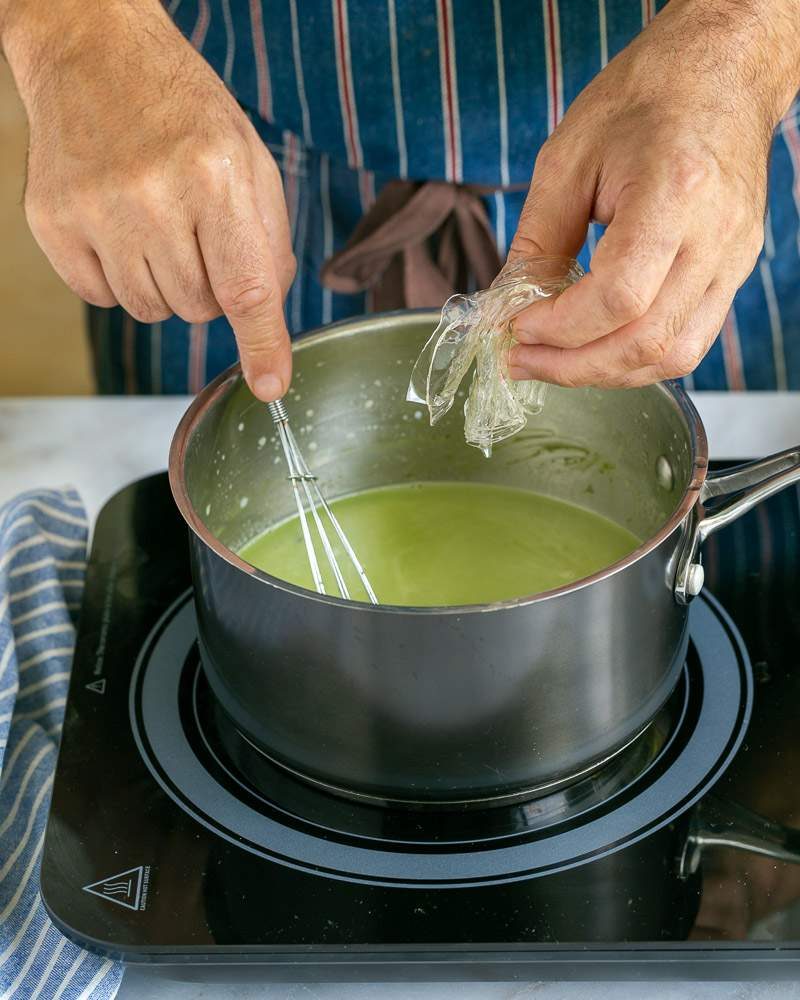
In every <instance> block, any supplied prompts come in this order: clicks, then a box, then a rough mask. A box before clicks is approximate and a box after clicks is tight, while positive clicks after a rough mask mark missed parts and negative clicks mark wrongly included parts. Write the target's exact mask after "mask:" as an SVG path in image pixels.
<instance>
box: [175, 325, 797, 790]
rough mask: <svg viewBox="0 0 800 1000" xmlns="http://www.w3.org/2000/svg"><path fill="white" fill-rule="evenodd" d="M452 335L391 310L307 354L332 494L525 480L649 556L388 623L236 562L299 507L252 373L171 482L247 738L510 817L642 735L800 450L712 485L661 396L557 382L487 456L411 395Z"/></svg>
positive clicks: (213, 642) (687, 424)
mask: <svg viewBox="0 0 800 1000" xmlns="http://www.w3.org/2000/svg"><path fill="white" fill-rule="evenodd" d="M436 320H437V316H436V315H435V314H434V313H431V312H404V313H394V314H389V315H382V316H381V315H376V316H371V317H368V318H365V319H359V320H355V321H347V322H344V323H340V324H338V325H336V326H333V327H330V328H328V329H326V330H323V331H320V332H318V333H315V334H312V335H309V336H307V337H305V338H303V339H302V340H301V341H300V342H299V343H297V344H296V347H295V351H294V361H295V378H294V382H293V391H292V392H291V393H290V394H289V395H288V397H287V400H286V402H287V407H288V409H289V415H290V418H291V420H292V422H293V425H294V426H295V428H296V429H297V428H303V432H302V443H303V448H304V450H305V451H306V454H307V455H308V457H309V459H310V464H311V465H312V466H313V468H314V471H315V472H316V473H317V474H318V476H319V477H320V480H321V482H322V484H323V486H324V488H325V491H326V492H327V493H328V495H329V496H331V497H335V496H337V494H344V493H352V492H354V491H356V490H361V489H365V488H368V487H372V486H378V485H384V484H387V483H397V482H406V481H421V480H437V481H441V480H470V481H476V482H485V483H499V484H503V485H508V486H516V487H524V488H527V489H531V490H536V491H538V492H540V493H544V494H548V495H550V496H553V497H557V498H561V499H564V500H569V501H572V502H575V503H578V504H581V505H582V506H584V507H587V508H589V509H591V510H594V511H596V512H598V513H600V514H603V515H605V516H607V517H610V518H612V519H613V520H615V521H617V522H619V523H620V524H622V525H624V526H625V527H627V528H629V529H630V530H631V531H632V532H634V534H636V535H637V536H638V537H639V538H642V539H644V541H643V542H642V544H641V545H640V546H639V548H637V549H636V551H634V552H633V553H631V554H630V555H629V556H628V557H626V558H625V559H623V560H621V561H619V562H617V563H615V564H613V565H611V566H608V567H606V568H605V569H603V570H601V571H600V572H598V573H596V574H594V575H593V576H591V577H588V578H586V579H583V580H580V581H578V582H576V583H573V584H570V585H569V586H565V587H561V588H559V589H558V590H553V591H550V592H548V593H544V594H537V595H534V596H531V597H526V598H520V599H519V600H513V601H504V602H502V603H499V604H492V605H480V606H469V607H460V608H459V607H442V608H407V607H389V606H379V607H373V606H371V605H369V604H362V603H356V602H352V601H345V600H342V599H340V598H336V597H325V596H320V595H318V594H316V593H312V592H311V591H308V590H304V589H302V588H299V587H296V586H293V585H291V584H289V583H285V582H283V581H281V580H279V579H276V578H275V577H272V576H269V575H268V574H266V573H263V572H259V571H258V570H255V569H254V568H253V567H251V566H249V565H248V564H247V563H245V562H244V561H243V560H242V559H240V558H239V557H238V556H237V555H236V550H237V548H238V547H240V546H241V545H242V544H243V543H244V542H246V541H247V540H248V539H250V538H251V537H252V536H253V535H254V534H255V533H257V532H258V531H260V530H261V529H262V528H263V527H265V526H266V525H267V524H268V523H271V522H274V521H277V520H280V519H282V518H284V517H286V516H288V515H289V514H291V513H292V512H293V510H294V506H293V499H292V494H291V489H290V487H289V484H288V483H287V480H286V470H285V467H284V464H283V459H282V457H281V454H280V450H279V443H278V442H277V440H276V439H275V438H274V429H273V426H272V421H271V419H270V417H269V414H268V413H267V409H266V407H265V406H263V405H262V404H260V403H258V402H257V401H256V400H255V399H254V398H253V396H252V395H251V394H250V392H249V391H248V389H247V387H246V385H245V384H244V382H243V380H242V378H241V373H240V371H239V369H238V367H236V368H232V369H230V370H229V371H228V372H226V373H224V374H223V375H221V376H220V377H219V378H217V379H216V380H215V381H214V382H213V383H211V385H209V386H208V387H207V388H206V389H205V390H204V391H203V392H201V393H200V395H199V396H198V397H197V399H196V400H195V401H194V402H193V403H192V405H191V406H190V408H189V410H188V411H187V413H186V415H185V416H184V418H183V420H182V421H181V424H180V426H179V428H178V430H177V432H176V434H175V438H174V441H173V445H172V452H171V456H170V470H169V471H170V482H171V485H172V490H173V493H174V496H175V499H176V502H177V504H178V506H179V508H180V510H181V512H182V514H183V516H184V518H185V519H186V521H187V523H188V524H189V527H190V528H191V529H192V532H191V551H192V572H193V578H194V582H195V590H196V603H197V611H198V619H199V635H200V644H201V653H202V658H203V663H204V666H205V670H206V673H207V675H208V679H209V682H210V684H211V686H212V688H213V690H214V692H215V694H216V696H217V697H218V699H219V700H220V702H221V703H222V705H223V706H224V708H225V709H226V710H227V712H228V713H229V714H230V715H231V716H232V718H233V719H234V721H235V722H236V724H237V726H238V727H239V729H240V730H241V731H242V732H243V733H244V734H245V735H246V736H247V737H248V738H249V739H250V740H251V741H252V742H253V743H255V744H256V745H257V746H258V747H259V748H260V749H261V750H262V751H263V752H265V753H266V754H268V755H269V756H271V757H272V758H274V759H275V760H277V761H278V762H280V763H282V764H283V765H284V766H286V767H288V768H290V769H292V770H294V771H296V772H298V773H300V774H301V775H303V776H304V777H306V778H307V779H308V780H311V781H315V782H319V783H322V784H323V785H326V786H329V787H330V788H332V789H334V790H338V791H340V792H343V793H345V794H349V795H356V796H367V797H370V796H373V797H375V798H376V799H383V800H385V799H391V800H398V801H399V800H402V801H406V802H409V803H413V802H431V801H442V802H445V801H446V802H450V803H455V802H470V801H474V800H477V799H481V800H486V799H497V800H498V801H503V800H507V799H509V798H513V797H515V796H522V795H530V794H536V793H538V792H542V791H544V790H549V789H552V788H555V787H557V786H558V785H560V784H562V783H564V782H566V781H569V780H571V779H572V778H574V776H575V775H576V774H579V773H584V772H586V771H588V770H590V769H592V768H594V767H598V766H599V765H600V764H602V763H603V762H604V761H607V760H608V759H609V758H610V757H612V756H613V755H614V754H615V753H617V752H619V751H620V750H621V748H623V747H624V746H626V745H627V744H628V743H629V742H630V741H631V740H632V739H633V738H635V737H636V735H637V734H638V733H639V732H641V731H642V729H643V728H644V727H645V726H647V724H648V722H649V720H650V719H651V718H652V717H653V716H654V715H655V713H656V712H657V711H658V709H659V708H660V707H661V705H662V704H663V703H664V702H665V700H666V698H667V696H668V695H669V693H670V692H671V691H672V689H673V687H674V685H675V683H676V680H677V677H678V674H679V671H680V669H681V665H682V662H683V658H684V655H685V648H686V643H687V611H688V608H687V606H688V604H689V602H690V601H691V600H692V598H693V596H695V595H696V594H697V593H698V592H699V590H700V589H701V587H702V583H703V572H702V563H701V553H700V547H701V544H702V542H703V540H704V539H705V538H706V537H708V535H709V534H711V533H712V532H714V531H716V530H718V529H719V528H722V527H724V526H725V525H726V524H728V523H729V522H730V521H732V520H733V519H735V518H736V517H739V516H740V515H741V514H743V513H744V512H745V511H746V510H748V509H749V508H751V507H752V506H753V505H754V504H756V503H757V502H759V501H760V500H762V499H764V498H766V497H768V496H770V495H771V494H773V493H775V492H776V491H778V490H780V489H782V488H784V487H785V486H788V485H789V484H790V483H793V482H796V481H797V480H799V479H800V448H798V449H794V450H790V451H787V452H783V453H781V454H778V455H773V456H771V457H770V458H766V459H764V460H762V461H759V462H753V463H751V464H749V465H746V466H742V467H741V468H739V469H737V470H734V471H729V472H726V473H725V474H723V475H720V476H710V475H708V473H707V462H708V449H707V444H706V437H705V433H704V430H703V425H702V423H701V421H700V418H699V416H698V414H697V412H696V410H695V409H694V407H693V406H692V404H691V402H690V401H689V399H688V397H687V396H686V394H685V393H684V392H683V390H682V389H681V388H680V387H679V386H678V385H676V384H664V385H657V386H651V387H648V388H646V389H636V390H627V391H600V390H592V389H585V390H584V389H581V390H576V389H572V390H562V389H552V390H551V392H550V394H549V395H548V399H547V404H546V406H545V410H544V412H543V414H542V415H541V416H539V417H536V418H532V419H531V421H530V423H529V427H528V429H527V430H526V431H524V432H523V433H521V434H519V435H518V436H517V437H515V438H512V439H511V440H509V441H507V442H506V443H504V444H502V445H501V446H499V447H498V448H497V449H496V450H495V454H494V456H493V457H492V458H491V459H490V460H486V459H485V458H483V456H482V455H481V454H480V453H479V452H478V451H477V450H475V449H473V448H470V447H467V446H466V445H465V443H464V440H463V417H462V415H461V413H460V412H455V411H456V410H457V409H458V408H456V407H454V411H453V412H451V413H450V414H449V415H448V416H447V417H446V418H445V419H444V420H443V421H442V422H441V424H439V425H437V427H436V428H434V429H431V428H430V427H429V426H428V422H427V419H426V416H427V415H426V414H423V413H422V412H421V411H420V410H415V408H414V407H413V406H411V405H409V404H408V403H407V402H406V401H405V390H406V386H407V383H408V377H409V372H410V370H411V367H412V365H413V362H414V360H415V358H416V356H417V354H418V352H419V350H420V347H421V346H422V344H423V343H424V341H425V340H426V338H427V337H428V336H429V335H430V332H431V330H432V328H433V326H434V325H435V323H436ZM443 529H446V526H443ZM361 555H362V557H363V560H364V562H365V564H366V568H367V572H369V553H361Z"/></svg>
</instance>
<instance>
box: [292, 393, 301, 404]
mask: <svg viewBox="0 0 800 1000" xmlns="http://www.w3.org/2000/svg"><path fill="white" fill-rule="evenodd" d="M302 398H303V397H302V396H301V395H300V393H299V392H296V393H295V394H294V401H295V403H299V402H300V400H301V399H302Z"/></svg>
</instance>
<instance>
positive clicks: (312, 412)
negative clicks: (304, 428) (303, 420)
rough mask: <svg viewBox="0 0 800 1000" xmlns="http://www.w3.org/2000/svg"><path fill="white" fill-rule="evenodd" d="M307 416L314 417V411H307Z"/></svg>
mask: <svg viewBox="0 0 800 1000" xmlns="http://www.w3.org/2000/svg"><path fill="white" fill-rule="evenodd" d="M306 416H307V417H313V416H314V411H313V410H306Z"/></svg>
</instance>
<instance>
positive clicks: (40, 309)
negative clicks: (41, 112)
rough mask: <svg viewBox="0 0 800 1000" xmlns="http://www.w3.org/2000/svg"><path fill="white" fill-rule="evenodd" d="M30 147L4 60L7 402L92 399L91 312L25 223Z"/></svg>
mask: <svg viewBox="0 0 800 1000" xmlns="http://www.w3.org/2000/svg"><path fill="white" fill-rule="evenodd" d="M26 147H27V128H26V123H25V114H24V111H23V109H22V105H21V104H20V101H19V98H18V97H17V94H16V92H15V90H14V85H13V82H12V79H11V73H10V71H9V69H8V66H7V64H6V63H5V62H4V60H3V59H2V58H1V57H0V396H39V395H58V396H63V395H74V394H81V393H90V392H93V391H94V386H93V383H92V377H91V371H90V365H89V352H88V347H87V342H86V334H85V328H84V316H83V305H82V303H81V301H80V300H79V299H78V298H77V296H75V295H73V294H72V292H70V290H69V289H68V288H67V287H66V285H64V283H63V282H62V281H61V279H60V278H59V277H58V275H57V274H55V272H54V271H53V269H52V268H51V267H50V264H49V263H48V261H47V258H46V257H45V256H44V254H43V253H42V252H41V250H40V249H39V247H38V246H37V244H36V242H35V240H34V239H33V237H32V236H31V234H30V232H29V230H28V227H27V224H26V222H25V214H24V212H23V210H22V189H23V182H24V172H25V150H26Z"/></svg>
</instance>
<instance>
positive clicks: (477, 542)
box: [239, 483, 639, 606]
mask: <svg viewBox="0 0 800 1000" xmlns="http://www.w3.org/2000/svg"><path fill="white" fill-rule="evenodd" d="M331 506H332V508H333V509H334V511H335V512H336V516H337V517H338V518H339V521H340V523H341V525H342V527H343V528H344V531H345V533H346V534H347V537H348V538H349V540H350V543H351V544H352V546H353V548H354V550H355V551H356V553H357V554H358V557H359V559H360V560H361V563H362V565H363V566H364V568H365V570H366V572H367V576H368V578H369V580H370V583H371V584H372V586H373V589H374V590H375V593H376V594H377V596H378V600H379V601H380V602H381V604H400V605H406V606H424V605H427V606H430V605H440V606H443V605H458V604H490V603H492V602H494V601H503V600H508V599H511V598H515V597H524V596H530V595H531V594H537V593H541V592H542V591H544V590H550V589H552V588H554V587H561V586H564V584H567V583H570V582H572V581H573V580H579V579H581V578H582V577H585V576H589V575H590V574H592V573H595V572H596V571H597V570H599V569H602V568H603V567H604V566H608V565H609V564H610V563H613V562H615V561H616V560H617V559H621V558H622V557H623V556H625V555H627V554H628V553H629V552H632V551H633V549H635V548H636V547H637V545H638V544H639V540H638V539H637V538H636V537H635V536H634V535H632V534H631V533H630V532H629V531H627V530H626V529H625V528H622V527H620V526H619V525H618V524H615V523H614V522H612V521H609V520H607V519H606V518H604V517H601V516H600V515H598V514H594V513H592V512H591V511H588V510H584V509H583V508H582V507H577V506H575V505H574V504H570V503H565V502H564V501H561V500H553V499H551V498H550V497H545V496H541V495H540V494H538V493H532V492H529V491H527V490H521V489H514V488H510V487H506V486H490V485H485V484H480V483H413V484H409V485H399V486H385V487H381V488H379V489H372V490H365V491H364V492H362V493H356V494H353V495H352V496H348V497H343V498H341V499H339V500H335V501H334V502H333V503H332V504H331ZM330 537H331V538H334V535H333V531H331V532H330ZM334 548H335V551H336V554H337V557H338V561H339V565H340V566H341V567H342V568H343V569H344V571H345V574H344V575H345V579H346V581H347V584H348V587H349V588H350V594H351V597H352V598H353V599H354V600H366V594H365V592H364V589H363V587H362V585H361V584H360V582H359V580H358V575H357V574H356V572H355V570H353V569H352V566H351V565H350V563H349V561H348V559H347V557H346V556H345V555H344V553H343V551H342V550H341V547H340V546H339V545H338V542H337V544H336V545H335V546H334ZM319 552H320V556H319V558H320V565H321V567H322V569H323V576H324V579H325V587H326V590H327V592H328V593H329V594H338V592H339V591H338V589H337V587H336V582H335V580H334V578H333V575H332V574H331V573H330V571H329V570H328V567H327V562H326V560H325V558H324V554H323V553H322V550H321V547H319ZM239 554H240V555H241V557H242V558H243V559H245V560H246V561H247V562H249V563H251V564H252V565H253V566H256V567H258V569H262V570H265V571H266V572H268V573H271V574H272V575H273V576H277V577H280V578H281V579H283V580H288V581H289V582H290V583H295V584H299V585H300V586H302V587H308V588H309V589H311V590H313V589H314V583H313V580H312V577H311V571H310V570H309V567H308V558H307V556H306V550H305V545H304V544H303V538H302V534H301V531H300V522H299V520H298V518H297V516H295V517H293V518H291V519H289V520H286V521H283V522H282V523H280V524H277V525H275V526H274V527H272V528H269V529H268V530H267V531H265V532H264V533H263V534H261V535H259V536H258V537H256V538H254V539H253V540H252V541H250V542H248V544H247V545H245V546H244V548H242V549H241V550H240V552H239Z"/></svg>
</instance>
